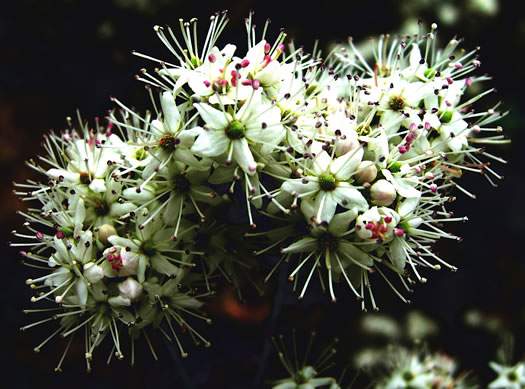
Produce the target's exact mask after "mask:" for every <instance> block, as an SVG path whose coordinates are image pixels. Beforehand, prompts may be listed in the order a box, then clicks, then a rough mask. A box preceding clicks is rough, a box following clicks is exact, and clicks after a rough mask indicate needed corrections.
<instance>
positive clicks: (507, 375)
mask: <svg viewBox="0 0 525 389" xmlns="http://www.w3.org/2000/svg"><path fill="white" fill-rule="evenodd" d="M489 365H490V367H491V369H492V370H494V371H495V372H496V374H497V375H498V377H497V378H496V379H495V380H494V381H492V382H491V383H490V384H489V386H488V387H489V389H503V388H505V389H521V388H523V386H525V363H523V362H518V363H517V364H515V365H514V366H508V365H504V364H499V363H497V362H490V364H489Z"/></svg>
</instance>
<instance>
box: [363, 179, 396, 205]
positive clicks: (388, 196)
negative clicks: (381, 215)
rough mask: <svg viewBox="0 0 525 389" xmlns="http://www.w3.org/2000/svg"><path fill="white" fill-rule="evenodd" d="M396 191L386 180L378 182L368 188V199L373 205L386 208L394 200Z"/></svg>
mask: <svg viewBox="0 0 525 389" xmlns="http://www.w3.org/2000/svg"><path fill="white" fill-rule="evenodd" d="M396 195H397V193H396V189H395V188H394V185H392V184H391V183H390V182H388V181H387V180H378V181H377V182H376V183H375V184H374V185H372V187H371V188H370V197H371V198H372V203H373V204H374V205H380V206H384V207H388V206H389V205H390V204H392V203H393V202H394V200H395V199H396Z"/></svg>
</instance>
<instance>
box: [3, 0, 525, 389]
mask: <svg viewBox="0 0 525 389" xmlns="http://www.w3.org/2000/svg"><path fill="white" fill-rule="evenodd" d="M407 3H410V4H417V2H415V1H412V2H407V1H405V2H403V3H402V2H398V1H390V2H384V3H381V2H376V1H374V2H372V1H368V2H359V3H357V2H352V1H345V2H339V3H334V2H320V3H316V4H315V5H314V6H310V5H308V4H306V2H298V3H294V2H276V3H272V2H269V1H265V2H255V1H236V2H232V1H225V2H207V3H206V2H196V1H193V2H178V1H168V0H164V1H149V2H148V1H141V0H106V1H102V0H93V1H89V2H88V1H73V0H69V1H68V0H57V1H36V0H15V1H5V0H4V1H3V2H2V8H1V11H0V47H1V53H0V137H1V141H0V169H1V173H2V174H1V176H2V191H1V192H0V196H1V201H0V218H1V228H2V230H1V232H2V236H3V237H4V239H3V240H4V242H5V243H4V244H3V247H4V248H3V255H2V257H1V259H0V260H1V261H2V267H1V269H2V272H1V273H0V274H1V276H0V277H1V278H0V279H1V280H2V282H1V285H2V296H4V298H3V305H2V306H1V308H0V309H1V311H0V312H1V319H0V320H1V334H2V336H1V337H0V366H1V369H4V372H3V374H1V375H0V386H2V385H3V387H16V388H26V387H28V388H29V387H44V388H48V387H65V386H66V385H68V386H69V385H74V386H75V387H78V388H95V387H96V388H110V387H112V388H114V387H126V388H140V387H145V386H156V387H200V388H221V387H225V388H229V387H231V388H233V387H238V388H247V387H250V385H251V383H252V382H253V380H254V376H255V375H256V374H258V372H259V374H260V373H261V371H262V368H260V366H265V361H266V362H267V363H268V368H267V369H266V370H265V371H264V376H265V377H267V378H276V377H284V376H285V374H284V371H283V370H282V368H280V367H279V365H278V362H277V358H276V355H275V354H276V353H275V352H274V350H272V353H271V354H270V355H269V357H265V355H266V354H265V352H264V351H263V350H268V334H270V333H271V334H278V333H281V332H284V333H285V334H288V335H287V336H288V338H289V334H290V330H291V328H297V330H298V333H299V343H300V344H304V342H305V339H306V338H307V336H306V335H304V334H306V333H307V332H308V331H310V330H317V331H318V332H319V339H318V343H319V344H322V343H323V342H325V341H327V340H328V339H330V338H331V337H332V336H334V335H336V336H338V337H340V338H341V344H340V346H339V353H338V362H339V366H340V367H343V366H344V365H345V363H347V362H348V361H350V358H351V356H352V355H353V353H355V351H356V350H358V349H360V348H361V347H363V346H366V345H367V344H368V343H367V342H369V343H370V342H374V341H375V340H370V339H367V338H364V337H362V336H360V333H359V329H358V322H359V319H360V317H361V316H362V314H361V313H360V310H359V307H358V304H356V303H355V301H353V300H352V299H350V298H346V299H345V298H342V299H340V301H338V303H337V304H329V303H328V300H329V298H328V296H326V295H321V296H317V295H316V293H315V292H312V293H311V296H307V298H306V299H305V300H306V301H304V302H303V303H301V304H297V303H296V299H295V297H293V296H292V295H291V294H290V292H289V288H288V287H286V288H285V289H284V290H282V291H281V292H280V293H282V295H280V297H279V299H272V297H273V296H272V294H267V296H266V297H258V296H257V295H256V294H255V293H252V292H251V291H250V288H249V287H248V288H247V289H248V292H247V295H248V302H247V303H246V304H245V305H238V304H237V303H236V302H235V300H233V298H232V297H231V296H230V295H229V294H228V293H227V291H226V292H222V293H220V294H219V296H218V297H216V298H215V299H214V301H212V302H211V303H210V304H211V307H210V308H211V309H212V311H213V312H214V317H215V319H216V320H215V323H214V324H213V325H212V326H211V327H209V328H204V329H203V331H204V333H206V334H208V337H209V338H210V339H211V341H212V343H213V346H212V348H211V349H203V348H200V349H195V350H193V349H192V348H191V346H190V348H189V352H190V357H189V358H188V359H187V360H185V361H183V363H181V361H180V360H179V359H178V358H176V356H175V354H173V353H171V352H170V351H169V350H171V349H170V348H167V347H166V346H165V345H164V344H163V343H162V341H161V340H160V338H159V339H158V342H157V344H158V347H157V350H158V351H159V353H160V354H161V360H160V361H159V362H155V361H153V360H152V358H151V355H150V354H149V351H148V350H147V349H146V348H145V347H143V348H140V350H141V353H140V355H139V356H138V357H137V359H138V361H137V364H136V366H135V367H133V368H130V367H129V365H128V362H126V361H113V362H112V364H111V365H110V366H109V367H106V366H105V359H106V356H107V355H108V352H109V350H107V351H104V349H102V350H100V351H101V352H99V353H97V354H96V357H95V361H94V365H95V370H94V371H93V372H91V373H89V374H88V373H86V371H85V363H84V360H83V351H82V350H83V345H82V343H81V342H80V337H79V339H78V343H76V342H74V344H73V346H72V349H71V350H70V353H69V355H68V357H67V359H66V362H65V364H64V366H63V368H64V372H63V373H61V374H59V373H54V372H53V368H54V366H55V365H56V363H57V361H58V359H59V358H60V355H61V353H62V350H63V348H64V347H65V343H64V342H61V341H58V342H56V341H54V342H51V343H50V344H48V345H47V346H46V347H45V348H44V349H43V350H42V351H41V353H40V354H39V355H36V354H34V353H33V351H32V349H33V347H34V346H35V345H37V344H38V343H40V341H41V340H42V339H44V338H45V337H46V335H47V334H49V333H50V332H51V331H52V328H54V327H53V326H52V325H50V326H47V327H46V326H42V327H44V328H35V329H32V330H30V331H26V332H23V333H22V332H20V331H19V330H18V328H19V327H21V326H23V325H25V324H27V323H29V322H32V321H33V320H34V319H32V318H31V317H29V316H24V315H23V313H22V312H21V310H22V309H24V308H30V304H31V303H30V301H29V298H30V296H31V291H30V290H29V288H27V287H26V286H25V285H24V280H25V279H26V278H27V277H28V274H29V272H28V271H29V269H28V268H26V267H24V266H22V265H21V264H20V258H19V256H18V254H17V252H16V250H14V249H11V248H9V247H8V244H7V241H8V240H10V239H11V237H10V234H9V232H10V231H11V230H12V229H13V228H20V227H21V225H22V223H23V220H22V218H21V217H17V216H16V214H15V210H16V209H21V208H22V207H23V206H24V205H23V204H21V203H20V202H19V201H18V199H17V198H16V196H14V195H12V194H11V190H12V184H11V182H12V181H17V182H23V181H25V180H26V179H27V178H29V177H34V175H33V173H32V172H31V171H30V169H28V168H26V167H25V166H24V161H25V160H27V159H29V158H31V157H34V156H35V155H37V154H39V153H42V149H41V147H40V141H41V139H42V135H43V134H44V133H46V132H47V131H48V130H49V129H51V128H53V129H55V130H60V129H62V128H63V127H65V117H66V116H74V115H75V112H76V110H77V109H79V110H80V111H81V113H82V115H83V117H85V118H89V119H91V118H93V117H94V116H100V117H103V116H104V115H105V114H106V112H107V111H108V110H109V109H111V108H112V105H111V103H110V99H109V98H110V96H116V97H118V98H119V99H120V100H122V101H124V102H126V103H127V104H128V105H135V106H137V107H139V109H142V110H143V109H144V108H143V107H149V102H148V99H147V97H146V94H145V92H144V87H143V85H142V84H140V83H138V82H136V81H135V80H134V78H133V76H134V75H135V74H136V72H137V70H138V69H140V68H141V67H146V66H147V67H149V68H152V67H153V64H152V63H148V62H147V61H144V60H141V59H140V58H137V57H135V56H132V55H131V54H130V50H132V49H134V50H137V51H139V52H142V53H147V54H150V55H152V56H155V57H158V58H166V59H169V58H170V53H169V52H168V51H167V50H166V49H165V48H164V46H163V45H162V43H161V42H160V41H159V40H158V39H157V38H156V36H155V34H154V32H153V29H152V27H153V25H155V24H159V25H163V24H170V25H172V26H173V27H176V26H177V25H178V19H179V18H184V19H185V20H189V19H190V18H192V17H198V18H199V21H200V22H199V26H200V30H201V32H204V31H206V28H207V25H208V22H207V20H208V17H209V15H211V14H212V13H213V12H214V11H217V10H222V9H229V15H230V19H231V20H230V22H229V24H228V26H227V28H226V30H225V31H224V33H223V34H222V36H221V38H220V39H219V42H218V45H219V46H223V45H224V44H226V43H230V42H231V43H235V44H237V46H238V47H240V49H241V51H242V50H244V48H245V29H244V22H243V20H244V18H245V17H246V16H247V14H248V10H249V9H250V8H253V9H254V10H255V11H256V13H255V20H256V21H258V24H259V25H260V26H261V27H262V25H263V24H264V20H265V19H266V18H267V17H269V18H271V19H272V24H271V33H273V36H275V35H276V34H277V33H278V31H279V28H280V27H284V28H285V30H286V31H287V32H288V36H289V37H290V38H296V41H297V42H298V44H304V45H305V47H306V48H307V49H308V48H309V47H311V45H312V42H313V40H314V39H320V40H321V45H322V46H324V47H326V46H327V45H328V44H329V43H330V42H333V41H335V40H337V39H346V37H347V36H348V35H352V36H353V37H354V39H355V40H356V41H361V40H363V39H366V38H367V37H369V36H371V35H377V34H380V33H384V32H391V31H396V30H397V29H398V28H399V27H400V26H401V24H402V22H403V20H404V19H405V18H406V16H407V14H406V12H407ZM424 3H425V4H427V5H419V6H414V7H412V8H409V9H408V11H410V12H411V13H412V14H417V15H415V16H416V18H421V19H422V20H424V21H425V22H426V23H427V25H428V24H430V23H431V22H433V21H438V22H439V18H440V16H439V15H440V13H439V9H438V8H437V7H436V6H434V5H433V4H434V2H433V1H425V2H424ZM455 3H456V4H458V5H459V10H460V11H461V12H459V15H458V19H457V20H456V21H455V23H454V24H452V25H450V26H447V25H446V24H445V23H439V24H440V37H441V38H443V39H444V40H443V41H442V42H446V41H447V40H448V39H450V38H452V37H453V36H454V35H456V34H457V35H458V36H460V37H464V38H465V42H464V44H463V47H465V48H467V49H472V48H474V47H475V46H478V45H479V46H481V52H480V54H481V61H482V72H486V73H488V74H489V75H491V76H493V77H494V79H493V80H491V81H489V82H487V83H486V86H487V88H488V87H496V88H497V89H498V94H497V95H496V96H490V97H488V98H485V99H483V101H482V102H481V107H485V108H487V107H489V106H490V104H491V103H492V104H493V103H495V102H496V101H498V100H503V103H504V107H505V109H510V110H512V114H511V115H509V116H507V117H506V118H505V119H504V120H502V121H501V122H500V123H499V124H501V125H503V127H504V129H505V132H506V134H507V135H508V136H509V137H510V138H512V144H511V145H507V146H503V147H494V148H491V149H490V151H492V152H493V153H494V154H497V155H500V156H503V157H504V158H506V159H507V160H509V164H508V165H506V166H501V165H500V166H497V164H493V166H492V167H493V168H495V169H496V170H497V171H498V172H499V173H501V174H502V175H504V176H505V180H504V181H503V182H502V183H501V185H500V188H498V189H494V188H492V187H491V186H490V185H489V184H488V182H486V180H484V179H483V178H482V177H479V176H475V175H473V174H472V175H467V176H466V177H464V178H463V179H462V181H461V183H462V185H464V186H465V187H467V188H469V190H471V191H472V192H474V193H476V194H477V195H478V199H477V200H470V199H468V198H466V197H464V196H462V195H461V194H458V195H457V196H458V200H457V201H456V203H454V204H453V205H452V209H454V210H455V211H456V213H457V214H460V215H468V217H469V219H470V221H469V222H468V223H466V224H458V225H455V226H451V229H452V231H453V232H454V233H458V234H459V235H461V236H462V237H463V238H464V241H463V242H462V243H460V244H457V243H450V242H445V243H444V244H440V247H439V248H438V250H439V251H440V254H441V256H442V257H443V258H445V259H446V260H448V261H449V262H451V263H453V264H454V265H456V266H458V267H459V269H460V270H459V271H458V272H457V273H456V274H451V273H449V272H447V271H444V270H442V271H441V272H436V273H433V274H429V273H428V272H427V275H428V277H427V278H429V282H428V283H427V284H426V285H420V286H418V287H417V288H416V293H415V294H414V295H413V296H411V300H412V305H411V306H409V307H407V306H405V305H403V304H402V303H401V302H399V301H397V300H396V299H395V296H393V294H392V293H391V292H390V291H388V290H386V289H387V288H385V287H384V286H383V285H382V282H381V280H378V281H379V282H376V283H375V286H374V291H375V294H376V299H377V300H378V305H379V306H380V308H381V311H382V312H384V313H388V314H391V315H393V316H394V317H399V318H400V317H403V316H404V314H405V313H406V312H408V311H409V310H411V309H417V310H420V311H422V312H424V313H425V314H426V315H428V316H429V317H431V318H432V319H433V320H435V321H436V322H437V323H438V324H439V327H440V336H439V338H437V339H435V340H434V343H432V345H431V346H432V348H433V349H439V350H441V351H443V352H445V353H447V354H449V355H451V356H455V357H457V358H458V363H459V364H460V365H461V366H462V368H464V369H466V370H471V369H472V370H474V371H475V373H476V374H477V375H478V376H479V377H480V382H482V383H486V382H488V381H489V380H491V379H493V378H494V375H493V373H491V371H490V370H489V369H488V367H487V363H488V361H489V360H492V359H494V358H495V355H496V349H497V347H498V346H499V345H500V343H501V340H500V338H499V335H501V334H503V333H504V332H506V331H508V332H510V333H513V334H514V335H515V336H516V349H515V353H514V358H515V360H517V359H516V358H523V356H524V352H525V348H524V347H523V337H522V336H520V333H523V332H524V329H525V325H524V322H525V304H524V302H523V298H524V296H525V294H524V292H525V290H524V289H525V288H524V285H525V256H524V255H523V247H522V246H521V244H522V243H524V242H525V240H524V236H525V228H524V218H525V212H524V207H523V204H524V201H525V199H524V197H525V191H524V173H523V169H524V168H525V164H524V163H523V161H524V158H523V156H522V154H521V150H523V147H524V146H525V144H524V137H523V130H522V123H523V121H524V119H525V117H524V116H525V115H524V111H523V108H524V107H523V101H525V93H524V86H525V85H524V83H523V81H524V74H525V72H524V69H523V62H522V60H521V59H520V55H521V53H523V52H524V50H525V42H524V36H525V19H523V16H521V15H520V14H521V13H520V12H518V10H517V9H513V8H512V6H511V5H510V2H500V4H499V11H498V13H497V14H496V15H493V16H488V15H481V14H479V13H476V12H474V11H472V10H471V9H469V8H468V4H469V3H468V2H467V1H464V2H455ZM421 4H423V3H421ZM270 36H272V35H271V34H270ZM325 52H326V51H325ZM286 286H288V285H286ZM339 294H340V295H341V294H343V293H339ZM308 297H310V298H308ZM226 302H228V303H229V304H226ZM275 304H277V305H279V304H282V310H280V309H275V308H276V307H275ZM227 306H228V307H231V306H233V307H234V308H233V309H232V308H226V307H227ZM272 306H273V310H274V312H275V311H281V313H280V316H279V317H278V320H273V321H272V320H271V319H270V318H269V316H268V314H269V312H270V311H271V310H272ZM472 309H476V310H478V311H480V312H482V314H483V315H484V316H483V317H484V319H483V321H484V322H487V323H489V322H491V323H492V322H493V321H495V322H497V323H500V324H499V325H498V326H497V327H496V331H495V332H492V333H489V332H488V331H484V330H481V329H479V328H478V329H472V328H468V327H467V326H465V324H464V316H465V312H467V311H469V310H472ZM372 315H373V313H372ZM491 320H492V321H491ZM265 347H266V348H265ZM266 352H267V351H266ZM258 369H259V370H258ZM335 371H336V372H337V370H335ZM192 385H193V386H192ZM483 385H484V384H482V386H483ZM355 387H357V388H358V389H359V384H358V385H356V386H355Z"/></svg>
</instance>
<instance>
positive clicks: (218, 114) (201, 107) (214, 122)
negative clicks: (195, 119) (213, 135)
mask: <svg viewBox="0 0 525 389" xmlns="http://www.w3.org/2000/svg"><path fill="white" fill-rule="evenodd" d="M194 106H195V108H197V111H199V114H200V116H201V118H202V120H204V121H205V122H206V125H207V127H209V128H212V129H214V130H224V129H226V128H227V127H228V126H229V125H230V122H231V120H232V117H231V115H230V114H228V113H225V112H222V111H219V110H218V109H215V108H213V107H211V106H210V105H208V104H200V103H199V104H194Z"/></svg>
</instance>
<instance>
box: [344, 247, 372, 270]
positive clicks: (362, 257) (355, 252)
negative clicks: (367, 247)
mask: <svg viewBox="0 0 525 389" xmlns="http://www.w3.org/2000/svg"><path fill="white" fill-rule="evenodd" d="M339 245H340V246H341V250H340V251H342V252H344V253H345V254H346V255H348V256H350V257H351V258H353V259H354V260H356V261H357V262H359V263H362V264H363V265H366V266H372V265H373V264H374V260H373V259H372V257H370V255H368V254H366V253H365V252H364V251H362V250H360V249H358V248H357V247H356V246H354V245H353V244H351V243H348V242H346V241H340V242H339Z"/></svg>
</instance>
